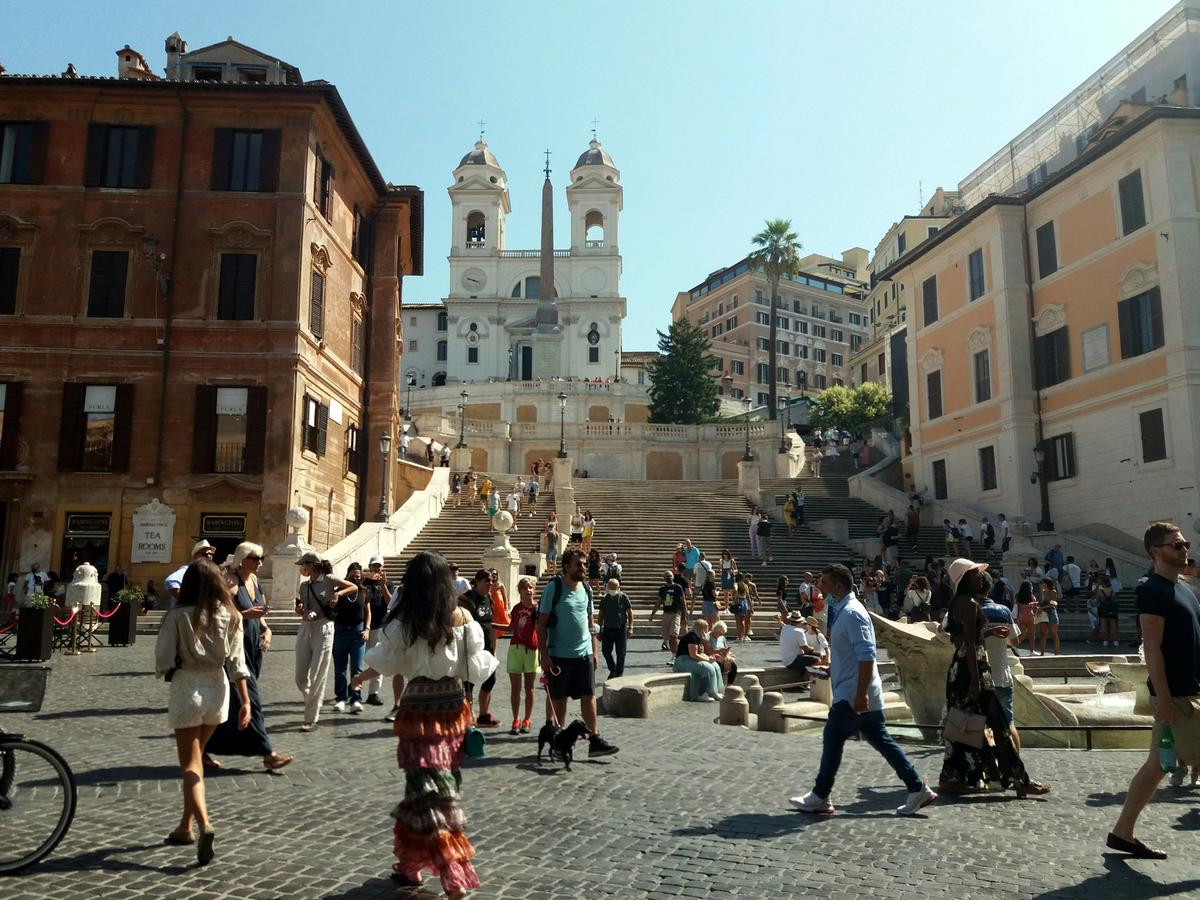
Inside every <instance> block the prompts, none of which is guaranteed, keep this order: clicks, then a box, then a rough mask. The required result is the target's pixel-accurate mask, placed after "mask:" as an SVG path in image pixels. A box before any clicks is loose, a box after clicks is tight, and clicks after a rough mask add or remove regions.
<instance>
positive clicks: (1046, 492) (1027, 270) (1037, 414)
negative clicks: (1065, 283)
mask: <svg viewBox="0 0 1200 900" xmlns="http://www.w3.org/2000/svg"><path fill="white" fill-rule="evenodd" d="M1021 223H1022V228H1021V262H1022V265H1023V266H1024V272H1023V275H1024V280H1025V305H1026V310H1027V314H1028V317H1029V359H1030V362H1031V363H1032V364H1033V409H1034V418H1033V425H1034V436H1035V437H1036V438H1037V440H1036V442H1035V443H1034V453H1035V454H1036V453H1037V451H1038V450H1042V451H1044V450H1045V439H1046V433H1045V429H1044V427H1043V424H1042V391H1041V388H1039V387H1038V382H1037V333H1036V331H1035V329H1034V325H1033V319H1034V306H1033V280H1032V269H1031V267H1030V261H1029V207H1028V206H1027V205H1026V204H1025V203H1022V204H1021ZM1017 465H1018V467H1019V466H1020V463H1018V464H1017ZM1037 482H1038V495H1039V498H1040V500H1041V513H1040V517H1039V521H1038V524H1037V527H1038V531H1053V530H1054V522H1053V521H1051V519H1050V484H1049V482H1047V481H1046V465H1045V457H1044V455H1043V456H1042V459H1041V460H1039V462H1038V472H1037Z"/></svg>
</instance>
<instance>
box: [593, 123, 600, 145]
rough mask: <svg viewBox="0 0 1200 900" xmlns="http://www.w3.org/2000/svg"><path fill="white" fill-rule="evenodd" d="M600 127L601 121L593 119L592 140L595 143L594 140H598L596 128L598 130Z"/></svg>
mask: <svg viewBox="0 0 1200 900" xmlns="http://www.w3.org/2000/svg"><path fill="white" fill-rule="evenodd" d="M599 125H600V120H599V119H596V118H593V119H592V140H593V141H594V140H597V138H596V128H597V127H598V126H599Z"/></svg>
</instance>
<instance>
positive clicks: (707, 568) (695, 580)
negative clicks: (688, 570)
mask: <svg viewBox="0 0 1200 900" xmlns="http://www.w3.org/2000/svg"><path fill="white" fill-rule="evenodd" d="M711 577H712V563H710V562H709V561H708V559H707V558H706V557H705V555H704V553H703V552H701V554H700V558H699V559H698V560H696V564H695V565H694V566H692V591H693V592H694V593H696V594H702V593H703V592H704V584H705V582H707V581H708V579H709V578H711Z"/></svg>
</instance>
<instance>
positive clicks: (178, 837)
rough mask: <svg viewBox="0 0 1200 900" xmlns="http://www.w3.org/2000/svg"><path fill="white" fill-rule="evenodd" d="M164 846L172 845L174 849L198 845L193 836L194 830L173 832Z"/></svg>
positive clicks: (164, 840) (164, 839)
mask: <svg viewBox="0 0 1200 900" xmlns="http://www.w3.org/2000/svg"><path fill="white" fill-rule="evenodd" d="M163 843H164V844H170V845H171V846H172V847H185V846H187V845H188V844H194V843H196V838H195V837H194V836H193V835H192V830H191V829H190V828H189V829H188V830H187V831H172V832H171V833H170V834H168V835H167V836H166V837H165V838H163Z"/></svg>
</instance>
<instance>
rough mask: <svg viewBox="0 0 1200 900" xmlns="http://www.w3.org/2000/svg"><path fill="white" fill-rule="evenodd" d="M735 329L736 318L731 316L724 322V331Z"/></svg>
mask: <svg viewBox="0 0 1200 900" xmlns="http://www.w3.org/2000/svg"><path fill="white" fill-rule="evenodd" d="M735 328H737V316H731V317H730V318H728V319H726V320H725V330H726V331H732V330H733V329H735Z"/></svg>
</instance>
